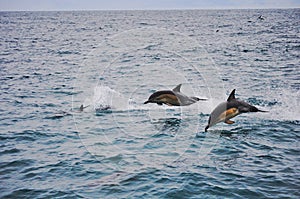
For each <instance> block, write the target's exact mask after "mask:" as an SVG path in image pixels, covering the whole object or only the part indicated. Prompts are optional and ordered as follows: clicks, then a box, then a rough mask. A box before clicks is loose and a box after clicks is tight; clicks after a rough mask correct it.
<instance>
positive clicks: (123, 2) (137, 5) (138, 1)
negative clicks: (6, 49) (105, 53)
mask: <svg viewBox="0 0 300 199" xmlns="http://www.w3.org/2000/svg"><path fill="white" fill-rule="evenodd" d="M228 8H300V0H0V10H2V11H12V10H14V11H15V10H24V11H28V10H30V11H36V10H45V11H48V10H141V9H142V10H149V9H151V10H153V9H155V10H156V9H159V10H161V9H228Z"/></svg>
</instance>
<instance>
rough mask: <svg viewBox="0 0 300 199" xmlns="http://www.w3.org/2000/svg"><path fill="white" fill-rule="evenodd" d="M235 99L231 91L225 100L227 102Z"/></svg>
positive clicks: (233, 92) (233, 91)
mask: <svg viewBox="0 0 300 199" xmlns="http://www.w3.org/2000/svg"><path fill="white" fill-rule="evenodd" d="M234 99H235V89H233V90H232V91H231V93H230V95H229V97H228V99H227V102H229V101H231V100H234Z"/></svg>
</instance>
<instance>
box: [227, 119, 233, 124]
mask: <svg viewBox="0 0 300 199" xmlns="http://www.w3.org/2000/svg"><path fill="white" fill-rule="evenodd" d="M225 123H226V124H234V121H232V120H225Z"/></svg>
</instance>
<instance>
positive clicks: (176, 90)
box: [173, 84, 181, 93]
mask: <svg viewBox="0 0 300 199" xmlns="http://www.w3.org/2000/svg"><path fill="white" fill-rule="evenodd" d="M180 88H181V84H178V85H177V86H176V87H175V88H174V89H173V91H174V92H178V93H179V92H180Z"/></svg>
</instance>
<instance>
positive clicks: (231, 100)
mask: <svg viewBox="0 0 300 199" xmlns="http://www.w3.org/2000/svg"><path fill="white" fill-rule="evenodd" d="M248 112H267V111H262V110H259V109H258V108H256V107H255V106H252V105H250V104H248V103H246V102H244V101H241V100H238V99H236V98H235V89H233V91H231V93H230V95H229V97H228V99H227V101H226V102H222V103H221V104H219V105H218V106H217V107H216V108H215V109H214V110H213V111H212V113H211V114H210V116H209V119H208V125H207V126H206V127H205V132H207V129H208V128H209V127H211V126H213V125H215V124H217V123H220V122H225V123H226V124H233V123H234V121H232V120H230V119H231V118H233V117H235V116H237V115H239V114H242V113H248Z"/></svg>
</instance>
